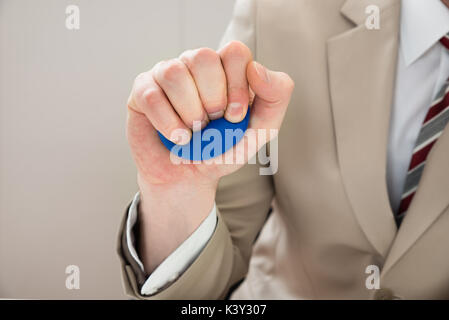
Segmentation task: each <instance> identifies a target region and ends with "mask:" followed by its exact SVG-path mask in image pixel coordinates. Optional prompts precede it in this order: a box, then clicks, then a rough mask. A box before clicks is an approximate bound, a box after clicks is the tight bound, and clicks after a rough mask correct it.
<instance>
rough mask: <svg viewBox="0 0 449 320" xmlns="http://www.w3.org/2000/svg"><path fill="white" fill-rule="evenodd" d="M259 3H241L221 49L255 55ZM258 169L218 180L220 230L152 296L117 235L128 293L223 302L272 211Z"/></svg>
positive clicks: (270, 190)
mask: <svg viewBox="0 0 449 320" xmlns="http://www.w3.org/2000/svg"><path fill="white" fill-rule="evenodd" d="M255 14H256V0H237V2H236V6H235V8H234V14H233V19H232V21H231V23H230V25H229V26H228V28H227V30H226V33H225V36H224V37H223V39H222V41H221V44H222V45H224V44H226V43H227V42H229V41H231V40H239V41H242V42H243V43H245V44H246V45H247V46H248V47H249V48H250V49H251V50H252V52H253V55H254V56H257V52H255V44H256V39H255V33H256V21H255ZM259 168H260V166H259V165H257V164H247V165H245V166H244V167H242V168H241V169H239V170H238V171H236V172H235V173H233V174H231V175H229V176H227V177H224V178H222V179H221V180H220V183H219V186H218V190H217V194H216V204H217V227H216V229H215V231H214V234H213V235H212V237H211V239H210V240H209V242H208V244H207V245H206V246H205V248H204V249H203V250H202V252H201V253H200V255H199V256H198V258H197V259H196V260H195V261H194V262H193V263H192V264H191V265H190V266H189V267H188V268H187V270H186V271H185V272H184V273H183V274H182V275H181V276H180V277H178V278H177V279H176V280H175V281H174V282H172V283H170V284H168V285H167V286H166V287H165V288H163V290H160V291H158V292H157V293H156V294H154V295H151V296H142V295H141V294H140V286H141V284H142V282H143V281H144V279H145V278H144V276H143V275H142V274H141V273H139V268H138V266H136V265H134V264H135V262H133V259H130V253H129V252H128V249H127V246H126V242H125V239H126V237H125V234H124V226H125V220H126V218H125V219H124V221H123V222H122V226H121V227H120V232H119V241H118V253H119V256H120V260H121V267H122V276H123V282H124V287H125V291H126V293H127V294H128V295H130V296H131V297H134V298H138V299H222V298H224V297H226V295H227V293H228V291H229V288H230V287H231V286H232V285H234V284H235V283H237V282H238V281H240V280H241V279H243V278H244V277H245V275H246V273H247V270H248V263H249V259H250V257H251V251H252V246H253V243H254V241H255V239H256V237H257V234H258V233H259V231H260V229H261V228H262V226H263V224H264V222H265V220H266V217H267V214H268V212H269V210H270V205H271V201H272V198H273V196H274V187H273V181H272V176H267V175H260V173H259Z"/></svg>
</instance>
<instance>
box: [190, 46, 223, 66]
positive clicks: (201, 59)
mask: <svg viewBox="0 0 449 320" xmlns="http://www.w3.org/2000/svg"><path fill="white" fill-rule="evenodd" d="M219 59H220V57H219V56H218V54H217V53H216V52H215V51H214V50H212V49H210V48H199V49H196V50H195V51H194V53H193V56H192V62H193V63H194V64H196V63H215V62H218V61H219Z"/></svg>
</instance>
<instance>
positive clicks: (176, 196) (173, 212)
mask: <svg viewBox="0 0 449 320" xmlns="http://www.w3.org/2000/svg"><path fill="white" fill-rule="evenodd" d="M138 184H139V188H140V204H139V230H140V232H139V234H140V235H139V243H140V244H139V247H140V250H139V251H140V255H141V257H142V261H143V263H144V266H145V270H146V272H147V273H151V272H152V271H153V270H154V269H155V268H156V267H157V266H158V265H159V264H160V263H161V262H162V261H163V260H164V259H165V258H166V257H167V256H168V255H169V254H170V253H171V252H173V251H174V250H175V249H176V248H177V247H179V246H180V245H181V243H182V242H184V241H185V240H186V239H187V238H188V237H189V236H190V235H191V234H192V233H193V232H194V231H195V230H196V229H197V228H198V227H199V225H200V224H201V223H202V222H203V221H204V219H205V218H206V217H207V216H208V215H209V214H210V212H211V210H212V209H213V207H214V199H215V191H216V186H217V183H184V182H179V183H176V184H171V185H161V184H158V185H154V184H148V183H145V182H144V181H142V179H139V177H138Z"/></svg>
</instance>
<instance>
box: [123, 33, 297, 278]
mask: <svg viewBox="0 0 449 320" xmlns="http://www.w3.org/2000/svg"><path fill="white" fill-rule="evenodd" d="M293 87H294V84H293V81H292V80H291V78H290V77H289V76H288V75H287V74H285V73H282V72H274V71H270V70H268V69H267V68H265V67H264V66H262V65H261V64H259V63H257V62H255V61H253V60H252V54H251V51H250V50H249V48H248V47H246V46H245V45H244V44H242V43H240V42H236V41H234V42H231V43H229V44H227V45H226V46H225V47H223V48H222V49H221V50H219V51H218V52H216V51H213V50H211V49H206V48H201V49H196V50H189V51H186V52H184V53H183V54H181V56H180V57H179V58H176V59H172V60H167V61H162V62H160V63H158V64H156V65H155V66H154V67H153V68H152V69H151V70H150V71H147V72H144V73H142V74H140V75H138V76H137V78H136V80H135V82H134V86H133V89H132V92H131V94H130V96H129V99H128V125H127V135H128V141H129V144H130V147H131V151H132V154H133V158H134V160H135V162H136V165H137V169H138V183H139V187H140V191H141V204H140V218H141V221H142V224H141V225H142V227H141V239H140V241H141V244H140V247H141V256H142V258H143V262H144V265H145V268H146V270H147V271H148V272H151V271H152V270H153V269H154V268H155V267H156V266H157V265H158V264H159V263H160V262H161V261H162V260H163V259H164V258H165V257H166V256H167V255H168V254H170V252H171V251H173V250H174V249H175V248H176V247H177V246H179V244H180V243H181V242H182V241H184V240H185V239H186V238H187V237H188V235H190V234H191V233H192V232H193V230H195V228H196V227H198V225H199V224H200V223H201V221H202V220H203V219H204V218H205V217H206V216H207V214H208V213H209V212H210V210H211V209H212V207H213V202H214V195H215V189H216V186H217V183H218V180H219V178H220V177H222V176H224V175H227V174H230V173H232V172H234V171H236V170H237V169H238V168H239V167H240V166H241V165H242V164H231V165H230V164H215V163H214V164H206V163H200V164H198V163H196V164H179V163H177V164H174V163H173V162H172V161H171V160H170V155H169V151H168V150H167V149H166V148H165V147H164V146H163V144H162V143H161V141H160V140H159V137H158V134H157V131H156V130H158V131H160V132H161V133H162V134H163V135H164V136H165V137H167V138H169V139H170V138H171V137H177V138H176V139H174V140H175V141H173V142H174V143H176V144H186V143H187V142H189V140H190V139H191V137H192V129H194V128H193V124H194V122H199V123H201V126H202V127H204V126H206V125H207V123H208V122H209V121H210V120H214V119H218V118H221V117H223V116H224V117H225V118H226V119H227V120H229V121H231V122H240V121H241V120H242V119H243V118H244V117H245V115H246V113H247V109H248V105H249V103H250V102H252V105H251V108H252V109H251V117H250V122H249V128H250V129H256V130H264V129H279V128H280V126H281V123H282V120H283V117H284V114H285V111H286V109H287V106H288V103H289V101H290V96H291V93H292V90H293ZM179 129H181V130H184V132H185V134H184V135H182V136H179V135H172V133H173V132H174V131H175V130H177V131H178V132H179ZM195 129H197V128H195ZM271 138H272V137H271ZM266 142H267V141H257V146H256V148H255V150H257V149H259V148H260V147H262V146H263V145H264V144H265V143H266ZM240 143H241V144H248V143H250V142H248V139H246V138H244V139H242V141H241V142H239V144H240ZM244 150H246V148H244ZM250 156H252V154H246V155H245V158H246V159H247V158H248V157H250Z"/></svg>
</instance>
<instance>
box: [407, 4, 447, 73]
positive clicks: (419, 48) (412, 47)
mask: <svg viewBox="0 0 449 320" xmlns="http://www.w3.org/2000/svg"><path fill="white" fill-rule="evenodd" d="M448 32H449V9H448V8H447V7H446V6H445V5H444V4H443V3H442V2H441V0H402V9H401V38H400V39H401V40H400V41H401V48H402V54H403V55H404V59H405V63H406V65H407V66H409V65H411V64H412V63H413V62H415V61H416V60H418V59H419V57H421V56H422V55H423V54H424V53H425V52H426V51H427V50H428V49H430V48H431V47H432V46H433V45H434V44H435V43H437V42H438V41H439V40H440V39H441V38H442V37H443V36H444V35H445V34H447V33H448Z"/></svg>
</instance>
